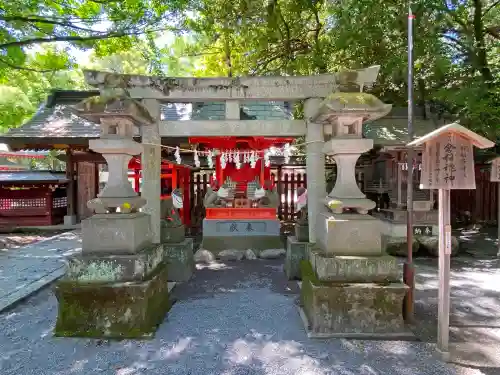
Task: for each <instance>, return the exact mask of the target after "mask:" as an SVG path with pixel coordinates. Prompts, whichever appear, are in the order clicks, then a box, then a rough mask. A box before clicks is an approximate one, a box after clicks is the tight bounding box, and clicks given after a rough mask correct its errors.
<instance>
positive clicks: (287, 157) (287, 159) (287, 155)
mask: <svg viewBox="0 0 500 375" xmlns="http://www.w3.org/2000/svg"><path fill="white" fill-rule="evenodd" d="M291 154H292V150H291V149H290V144H289V143H287V144H285V148H284V150H283V156H284V157H285V164H288V163H290V155H291Z"/></svg>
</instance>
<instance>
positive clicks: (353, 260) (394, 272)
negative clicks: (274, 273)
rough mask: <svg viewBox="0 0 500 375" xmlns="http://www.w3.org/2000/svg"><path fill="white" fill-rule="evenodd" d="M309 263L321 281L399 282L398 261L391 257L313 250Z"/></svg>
mask: <svg viewBox="0 0 500 375" xmlns="http://www.w3.org/2000/svg"><path fill="white" fill-rule="evenodd" d="M309 261H310V262H311V266H312V268H313V270H314V272H315V276H316V278H317V279H318V280H319V281H326V282H342V283H388V282H398V281H399V266H398V263H397V260H396V258H394V257H392V256H390V255H382V256H352V255H329V254H325V253H322V252H319V251H317V250H313V251H311V252H310V253H309Z"/></svg>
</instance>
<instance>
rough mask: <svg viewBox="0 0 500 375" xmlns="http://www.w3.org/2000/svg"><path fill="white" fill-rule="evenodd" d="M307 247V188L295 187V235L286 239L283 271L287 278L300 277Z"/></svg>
mask: <svg viewBox="0 0 500 375" xmlns="http://www.w3.org/2000/svg"><path fill="white" fill-rule="evenodd" d="M308 247H309V221H308V216H307V189H306V188H304V187H300V188H298V189H297V222H296V223H295V236H290V237H288V238H287V241H286V256H285V273H286V276H287V278H288V280H293V279H300V262H302V261H303V260H304V259H305V257H306V252H307V249H308Z"/></svg>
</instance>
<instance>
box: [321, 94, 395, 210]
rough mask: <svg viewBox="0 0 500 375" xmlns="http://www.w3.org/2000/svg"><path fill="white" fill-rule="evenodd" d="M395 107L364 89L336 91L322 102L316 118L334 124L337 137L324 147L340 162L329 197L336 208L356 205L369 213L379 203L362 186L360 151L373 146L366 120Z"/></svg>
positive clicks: (334, 208)
mask: <svg viewBox="0 0 500 375" xmlns="http://www.w3.org/2000/svg"><path fill="white" fill-rule="evenodd" d="M391 108H392V106H391V105H390V104H384V103H383V102H382V101H380V100H379V99H378V98H376V97H375V96H373V95H371V94H367V93H361V92H360V93H355V92H339V93H334V94H332V95H330V96H329V97H327V98H326V99H325V100H324V101H323V103H322V104H321V106H320V108H319V112H318V115H317V116H316V117H315V119H314V122H316V123H321V124H323V126H324V127H330V126H332V127H333V137H332V139H330V140H329V141H328V142H326V143H325V146H324V149H323V151H324V152H325V153H326V154H328V155H333V157H334V158H335V162H336V163H337V181H336V183H335V186H334V188H333V190H332V191H331V192H330V193H329V194H328V196H327V197H326V199H325V204H326V205H327V206H328V207H329V208H330V209H331V210H332V211H333V212H335V213H342V212H343V211H344V209H354V210H356V211H357V212H358V213H360V214H367V213H368V211H369V210H371V209H373V208H374V207H375V206H376V203H375V202H373V201H371V200H369V199H367V198H366V196H365V195H364V194H363V193H362V192H361V190H359V187H358V185H357V183H356V176H355V167H356V162H357V161H358V159H359V157H360V155H361V154H362V153H364V152H366V151H369V150H371V149H372V148H373V140H372V139H365V138H363V123H364V122H366V121H373V120H376V119H378V118H381V117H383V116H385V115H386V114H388V113H389V112H390V110H391Z"/></svg>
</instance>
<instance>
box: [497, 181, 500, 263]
mask: <svg viewBox="0 0 500 375" xmlns="http://www.w3.org/2000/svg"><path fill="white" fill-rule="evenodd" d="M497 189H498V192H497V210H498V213H497V214H498V218H497V225H498V250H497V257H499V258H500V183H498V188H497Z"/></svg>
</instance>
